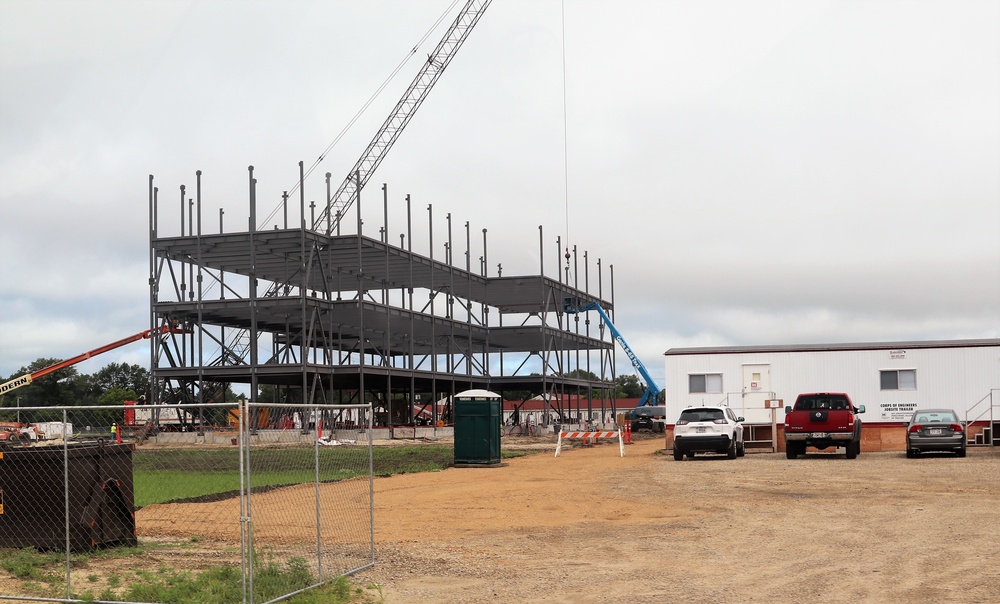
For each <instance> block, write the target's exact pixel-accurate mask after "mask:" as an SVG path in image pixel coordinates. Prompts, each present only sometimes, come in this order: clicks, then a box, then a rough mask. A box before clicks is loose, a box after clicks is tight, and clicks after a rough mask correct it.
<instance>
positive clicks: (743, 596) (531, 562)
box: [357, 438, 1000, 604]
mask: <svg viewBox="0 0 1000 604" xmlns="http://www.w3.org/2000/svg"><path fill="white" fill-rule="evenodd" d="M663 448H664V441H663V440H662V439H661V438H651V439H647V440H641V441H639V442H636V443H635V444H632V445H629V446H627V447H626V452H625V457H624V458H622V457H619V455H618V448H617V446H609V445H603V446H598V447H593V448H580V447H577V448H574V449H572V450H568V451H567V450H564V451H563V452H562V453H561V454H560V456H559V457H558V458H555V457H553V455H552V452H551V449H550V451H549V452H546V453H544V454H539V455H533V456H529V457H523V458H516V459H510V460H507V461H506V462H505V465H504V466H503V467H500V468H471V469H466V468H452V469H448V470H446V471H444V472H439V473H433V474H416V475H403V476H393V477H390V478H386V479H379V480H376V483H375V488H376V493H375V502H376V531H375V532H376V547H377V553H376V559H377V563H376V567H375V568H374V569H372V570H369V571H364V572H363V573H362V574H361V575H359V576H358V577H357V579H358V580H360V581H371V582H375V583H378V584H379V585H381V586H382V593H383V594H384V595H385V601H386V602H389V603H392V604H404V603H416V602H441V603H452V602H453V603H459V602H462V603H478V602H565V603H570V602H572V603H597V602H652V601H668V599H670V600H676V601H682V602H775V601H809V600H813V599H816V600H828V601H829V600H836V601H857V602H894V603H895V602H909V603H921V602H926V603H931V602H934V603H939V602H983V603H985V602H996V601H997V600H998V599H1000V564H998V561H1000V451H996V450H993V449H975V450H970V452H969V456H968V457H967V458H965V459H959V458H956V457H952V456H950V455H940V456H936V455H925V456H922V457H921V458H919V459H913V460H911V459H906V458H905V457H904V455H903V453H902V452H889V453H862V454H861V455H860V456H859V457H858V459H856V460H847V459H845V458H844V456H843V455H832V454H825V453H816V454H810V455H807V456H806V457H805V458H800V459H797V460H794V461H792V460H787V459H785V457H784V454H771V453H748V454H747V456H746V457H743V458H739V459H736V460H729V459H726V458H725V457H723V456H714V455H706V456H699V457H696V458H695V459H693V460H685V461H683V462H676V461H674V460H673V458H672V457H671V456H670V455H665V454H663Z"/></svg>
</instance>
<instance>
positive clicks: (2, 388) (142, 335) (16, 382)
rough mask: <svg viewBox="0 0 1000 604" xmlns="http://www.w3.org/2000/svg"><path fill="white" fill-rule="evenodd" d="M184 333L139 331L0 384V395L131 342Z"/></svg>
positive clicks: (168, 327)
mask: <svg viewBox="0 0 1000 604" xmlns="http://www.w3.org/2000/svg"><path fill="white" fill-rule="evenodd" d="M186 332H187V330H186V329H184V328H183V327H179V326H177V325H175V324H170V325H162V326H160V327H158V328H157V329H147V330H146V331H141V332H139V333H137V334H135V335H131V336H129V337H127V338H122V339H121V340H118V341H117V342H112V343H110V344H105V345H104V346H101V347H99V348H95V349H93V350H91V351H89V352H85V353H83V354H81V355H77V356H75V357H73V358H71V359H66V360H65V361H59V362H58V363H53V364H52V365H49V366H48V367H43V368H42V369H39V370H37V371H33V372H31V373H26V374H24V375H22V376H20V377H16V378H14V379H12V380H11V381H9V382H6V383H4V384H0V395H4V394H7V393H8V392H10V391H11V390H16V389H18V388H20V387H21V386H27V385H28V384H30V383H31V382H33V381H34V380H37V379H38V378H40V377H43V376H46V375H48V374H50V373H53V372H55V371H59V370H60V369H65V368H66V367H70V366H72V365H76V364H77V363H80V362H83V361H86V360H87V359H89V358H91V357H96V356H97V355H99V354H104V353H105V352H108V351H109V350H114V349H115V348H121V347H122V346H125V345H126V344H131V343H132V342H136V341H138V340H148V339H149V338H151V337H153V336H154V335H162V334H167V333H186Z"/></svg>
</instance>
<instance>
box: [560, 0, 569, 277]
mask: <svg viewBox="0 0 1000 604" xmlns="http://www.w3.org/2000/svg"><path fill="white" fill-rule="evenodd" d="M560 18H561V24H562V93H563V94H562V96H563V98H562V101H563V103H562V111H563V196H564V200H565V206H566V209H565V212H566V254H565V256H566V285H569V259H570V253H569V135H568V132H569V126H568V119H567V117H566V0H562V2H560Z"/></svg>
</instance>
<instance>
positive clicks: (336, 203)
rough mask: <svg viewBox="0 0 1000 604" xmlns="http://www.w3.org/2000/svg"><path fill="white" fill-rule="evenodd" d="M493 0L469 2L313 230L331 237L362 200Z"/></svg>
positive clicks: (430, 55) (332, 198)
mask: <svg viewBox="0 0 1000 604" xmlns="http://www.w3.org/2000/svg"><path fill="white" fill-rule="evenodd" d="M491 1H492V0H468V2H466V3H465V6H464V7H462V10H461V11H459V13H458V17H456V18H455V21H454V22H453V23H452V24H451V27H449V28H448V31H447V32H445V34H444V37H443V38H441V41H440V42H438V45H437V47H435V48H434V52H432V53H431V54H429V55H428V56H427V61H426V62H425V63H424V64H423V66H422V67H421V68H420V71H419V73H417V76H416V77H415V78H413V82H411V83H410V86H409V88H407V89H406V92H405V93H403V97H402V98H401V99H399V102H398V103H396V107H395V108H394V109H393V110H392V112H391V113H390V114H389V117H387V118H386V119H385V122H383V123H382V127H381V128H379V131H378V133H377V134H376V135H375V138H373V139H372V141H371V142H370V143H368V148H367V149H365V152H364V153H363V154H362V155H361V157H360V158H359V159H358V161H357V162H356V163H355V164H354V167H352V168H351V170H350V171H349V172H348V173H347V177H346V178H345V179H344V182H343V183H341V185H340V188H338V189H337V191H336V192H335V193H334V194H333V195H331V196H330V199H328V200H327V203H326V207H325V208H324V209H323V211H322V212H321V213H320V215H319V217H318V218H317V219H316V221H315V222H314V223H313V226H312V228H313V230H316V231H319V230H321V229H322V227H323V225H324V222H325V223H326V234H327V235H329V234H330V233H331V232H332V230H333V229H334V228H335V227H336V221H337V220H339V219H340V217H342V216H343V215H344V213H345V212H346V211H347V209H348V208H349V207H351V204H352V203H354V201H355V200H356V199H357V198H358V192H359V191H360V190H361V189H362V188H364V186H365V184H366V183H367V182H368V180H369V179H370V178H371V176H372V174H373V173H374V172H375V169H376V168H378V166H379V164H381V163H382V160H383V159H385V156H386V153H388V152H389V149H391V148H392V145H393V143H395V142H396V139H397V138H399V135H400V134H401V133H402V132H403V128H405V127H406V125H407V124H408V123H410V120H411V119H413V114H414V113H416V111H417V109H418V108H419V107H420V105H421V104H422V103H423V102H424V99H426V98H427V94H428V93H430V91H431V88H433V87H434V84H435V83H436V82H437V81H438V79H439V78H440V77H441V74H442V73H444V70H445V68H446V67H448V64H449V63H451V60H452V59H453V58H455V54H456V53H457V52H458V49H459V48H461V47H462V44H464V43H465V40H466V38H468V37H469V33H471V32H472V28H473V27H475V26H476V23H478V22H479V19H480V18H482V16H483V13H484V12H485V11H486V8H487V7H489V5H490V2H491Z"/></svg>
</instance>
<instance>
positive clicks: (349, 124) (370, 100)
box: [258, 0, 459, 228]
mask: <svg viewBox="0 0 1000 604" xmlns="http://www.w3.org/2000/svg"><path fill="white" fill-rule="evenodd" d="M458 3H459V0H452V3H451V4H450V5H449V6H448V8H446V9H445V10H444V12H442V13H441V15H440V16H438V18H437V20H436V21H434V24H433V25H431V26H430V27H429V28H428V29H427V31H426V32H424V35H423V36H421V38H420V39H419V40H418V41H417V43H416V44H414V45H413V48H411V49H410V51H409V52H407V53H406V55H404V56H403V58H402V59H401V60H400V61H399V64H398V65H396V68H395V69H393V70H392V72H391V73H390V74H389V75H388V77H386V78H385V80H384V81H383V82H382V84H381V85H380V86H379V87H378V88H377V89H376V90H375V92H374V93H372V95H371V96H370V97H368V100H367V101H365V103H364V105H362V106H361V109H359V110H358V112H357V113H355V114H354V117H352V118H351V119H350V121H348V122H347V125H345V126H344V128H343V129H342V130H341V131H340V133H339V134H337V136H336V137H335V138H334V139H333V141H332V142H331V143H330V144H329V145H327V146H326V149H323V152H322V153H320V155H319V157H317V158H316V160H315V161H314V162H313V163H312V165H311V166H309V169H308V170H306V171H305V173H304V175H303V179H302V180H301V181H300V180H296V181H295V185H294V186H293V187H292V188H290V189H288V190H287V191H286V193H287V194H288V195H291V194H293V193H295V191H297V190H298V188H299V185H300V184H301V182H302V181H304V180H305V179H306V178H308V177H309V175H310V174H312V173H313V171H314V170H315V169H316V168H317V167H319V165H320V164H321V163H322V162H323V160H324V159H326V156H327V154H329V153H330V151H331V150H332V149H333V148H334V147H335V146H337V144H338V143H339V142H340V139H342V138H344V136H345V135H346V134H347V132H348V130H350V129H351V127H352V126H354V124H355V122H357V121H358V120H359V119H361V116H362V115H363V114H364V113H365V112H366V111H367V110H368V108H369V107H370V106H371V104H372V103H374V102H375V99H377V98H378V97H379V96H381V95H382V92H383V91H384V90H385V89H386V87H387V86H388V85H389V82H391V81H392V80H393V79H395V77H396V76H397V75H398V74H399V72H400V71H402V69H403V67H404V66H405V65H406V64H407V63H409V61H410V59H412V58H413V56H414V55H415V54H417V50H418V49H419V48H420V47H421V46H423V44H424V42H426V41H427V38H429V37H430V35H431V33H432V32H433V31H434V30H436V29H437V28H438V26H439V25H441V22H442V21H444V19H445V17H446V16H448V14H449V13H451V12H452V9H454V8H455V5H456V4H458ZM329 201H330V200H326V203H329ZM324 205H325V204H324ZM281 207H282V206H281V205H280V204H279V205H277V206H275V208H274V209H273V210H272V211H271V213H270V214H268V215H267V216H266V217H265V218H264V220H263V221H262V222H261V224H260V225H259V226H258V228H264V226H265V225H266V224H267V223H268V222H269V221H270V220H271V219H272V218H274V216H275V215H276V214H277V213H278V210H280V209H281Z"/></svg>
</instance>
